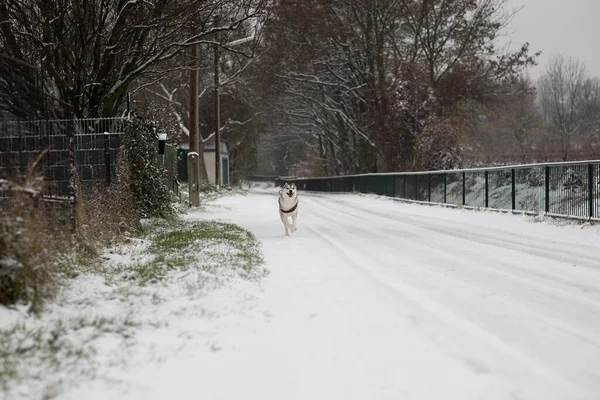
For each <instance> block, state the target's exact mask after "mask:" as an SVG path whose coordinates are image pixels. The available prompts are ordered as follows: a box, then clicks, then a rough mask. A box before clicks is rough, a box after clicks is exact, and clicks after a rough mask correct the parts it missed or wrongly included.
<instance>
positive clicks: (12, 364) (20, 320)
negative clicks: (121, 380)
mask: <svg viewBox="0 0 600 400" xmlns="http://www.w3.org/2000/svg"><path fill="white" fill-rule="evenodd" d="M143 230H144V233H143V234H142V235H141V237H135V238H133V237H132V238H127V239H125V240H122V241H121V242H120V243H119V244H118V245H115V246H113V247H112V248H110V249H108V250H107V251H105V253H104V254H103V255H102V256H101V262H99V263H91V264H89V265H88V264H86V265H85V266H82V271H83V272H81V271H80V272H79V273H78V274H74V276H75V275H76V277H75V278H74V279H73V280H72V281H71V282H70V284H69V285H68V286H67V288H66V289H65V290H64V291H63V293H61V295H60V296H59V298H58V299H57V301H56V302H54V303H52V304H49V306H48V310H47V311H46V312H45V313H43V314H42V315H41V316H40V318H36V317H34V316H32V315H30V314H29V313H27V312H26V311H24V309H21V308H19V307H16V308H14V309H7V308H0V398H3V399H4V398H8V399H12V398H14V399H28V398H32V399H33V398H35V399H38V398H43V399H52V398H55V397H60V395H61V394H62V393H64V391H65V390H67V389H69V388H73V387H77V386H79V385H80V384H84V383H85V382H87V381H92V380H97V379H105V380H107V381H112V380H114V379H116V380H117V381H118V378H115V377H111V376H108V375H110V373H109V372H106V371H110V370H111V368H112V367H114V366H115V365H118V366H120V367H121V368H128V366H132V365H135V364H137V363H140V362H146V361H148V360H156V359H160V358H163V357H167V354H164V352H165V351H168V352H169V355H168V356H169V357H170V356H172V355H173V354H171V353H170V352H173V353H177V351H180V349H182V348H183V347H184V346H185V345H186V344H185V343H187V342H188V341H190V340H191V337H193V336H194V334H193V333H189V332H184V333H180V335H179V336H177V337H174V338H171V339H170V340H171V341H173V346H172V347H171V348H170V350H166V349H164V348H162V347H161V349H160V350H156V349H155V346H154V344H153V343H152V341H148V340H147V339H145V337H147V336H148V335H149V332H151V333H150V335H151V336H163V337H165V336H166V337H169V336H171V335H172V330H173V326H172V325H175V324H179V323H181V322H180V321H181V318H183V319H184V320H185V321H187V320H188V319H189V318H197V317H198V316H200V317H204V318H207V319H211V318H214V316H215V315H216V311H214V310H210V309H209V308H210V307H209V306H207V304H206V302H207V298H209V297H210V295H211V293H213V292H215V291H218V290H221V289H223V288H226V287H227V286H228V285H231V284H233V283H232V282H239V281H246V282H258V281H259V280H260V279H261V278H262V277H264V276H265V275H266V274H267V270H266V269H265V268H264V267H263V266H262V263H263V259H262V254H261V250H260V245H259V242H258V241H257V240H256V238H255V237H254V236H253V235H252V234H251V233H250V232H248V231H245V230H244V229H242V228H240V227H238V226H236V225H232V224H228V223H221V222H214V221H184V220H179V219H174V220H158V219H157V220H147V221H144V223H143ZM208 302H209V301H208ZM209 303H210V302H209ZM208 326H210V324H209V325H208ZM208 329H209V328H208ZM211 346H213V344H211ZM166 348H167V349H168V348H169V346H166ZM157 352H159V353H160V352H163V353H162V354H157ZM3 392H4V394H5V395H6V397H4V396H3V395H2V393H3Z"/></svg>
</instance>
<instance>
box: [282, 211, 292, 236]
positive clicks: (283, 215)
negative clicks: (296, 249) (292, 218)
mask: <svg viewBox="0 0 600 400" xmlns="http://www.w3.org/2000/svg"><path fill="white" fill-rule="evenodd" d="M279 216H280V217H281V222H282V223H283V227H284V228H285V235H286V236H290V232H289V230H288V219H287V215H285V214H284V213H282V212H280V213H279Z"/></svg>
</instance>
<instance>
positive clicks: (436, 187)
mask: <svg viewBox="0 0 600 400" xmlns="http://www.w3.org/2000/svg"><path fill="white" fill-rule="evenodd" d="M430 177H431V181H430V182H431V184H430V192H431V202H433V203H443V202H444V174H434V175H430Z"/></svg>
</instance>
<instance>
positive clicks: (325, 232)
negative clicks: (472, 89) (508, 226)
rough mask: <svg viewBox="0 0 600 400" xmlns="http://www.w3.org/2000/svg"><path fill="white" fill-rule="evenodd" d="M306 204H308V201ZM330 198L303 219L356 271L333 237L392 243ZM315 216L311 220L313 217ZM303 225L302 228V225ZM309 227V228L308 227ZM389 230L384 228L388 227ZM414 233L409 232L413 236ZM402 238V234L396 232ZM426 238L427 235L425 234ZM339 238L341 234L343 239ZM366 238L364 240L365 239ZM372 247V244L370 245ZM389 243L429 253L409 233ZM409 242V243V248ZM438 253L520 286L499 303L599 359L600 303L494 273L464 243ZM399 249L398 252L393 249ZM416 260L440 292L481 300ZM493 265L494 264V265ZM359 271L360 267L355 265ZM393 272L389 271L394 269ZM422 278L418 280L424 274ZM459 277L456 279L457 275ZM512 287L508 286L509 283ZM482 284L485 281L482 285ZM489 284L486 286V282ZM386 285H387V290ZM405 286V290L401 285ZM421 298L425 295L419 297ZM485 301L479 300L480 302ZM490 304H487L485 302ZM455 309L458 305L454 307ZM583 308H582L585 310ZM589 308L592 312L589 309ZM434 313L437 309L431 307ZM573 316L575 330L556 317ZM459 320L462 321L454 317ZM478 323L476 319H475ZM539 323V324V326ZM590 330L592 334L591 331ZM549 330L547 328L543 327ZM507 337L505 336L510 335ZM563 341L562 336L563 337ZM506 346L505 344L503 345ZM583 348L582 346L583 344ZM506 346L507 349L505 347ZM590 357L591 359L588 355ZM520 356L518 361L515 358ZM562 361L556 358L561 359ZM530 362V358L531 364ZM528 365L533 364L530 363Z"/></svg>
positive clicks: (474, 288) (589, 376) (355, 256)
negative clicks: (454, 290) (450, 286)
mask: <svg viewBox="0 0 600 400" xmlns="http://www.w3.org/2000/svg"><path fill="white" fill-rule="evenodd" d="M309 200H310V202H309ZM327 200H328V199H326V198H325V199H322V198H318V199H315V198H312V197H311V196H304V202H305V204H306V203H308V204H309V205H311V206H312V205H315V206H317V207H306V208H310V210H309V211H305V213H304V219H305V220H306V219H308V221H307V222H309V223H310V224H312V225H314V226H316V227H318V229H317V230H315V229H312V231H314V232H315V234H317V235H319V236H321V237H323V238H324V239H326V240H327V241H328V242H329V243H332V245H334V246H336V247H337V249H338V251H339V252H340V254H344V255H345V256H346V258H348V253H350V254H351V257H349V259H350V260H351V261H353V262H352V263H350V264H351V265H354V266H357V265H358V264H357V263H356V260H365V259H364V255H363V254H362V253H361V252H355V250H354V249H353V248H352V247H351V246H348V245H344V244H342V243H341V242H340V240H342V237H340V238H339V239H335V237H338V235H336V234H335V232H336V231H337V232H348V231H351V230H352V229H354V230H355V233H356V234H357V236H361V237H364V238H365V246H366V247H368V245H369V244H372V243H373V242H382V243H388V244H390V236H389V234H387V233H385V232H382V231H380V230H379V229H378V228H379V227H380V226H381V223H380V222H381V221H379V222H378V221H377V218H376V219H375V220H373V219H372V218H371V217H370V214H369V213H367V214H362V213H360V210H357V211H359V212H358V213H357V212H356V211H355V212H354V213H350V212H348V211H344V210H341V209H340V207H339V203H338V202H337V201H336V199H332V200H330V201H327ZM307 212H310V213H311V215H310V216H307ZM312 214H314V215H312ZM365 215H369V216H368V217H365ZM378 219H383V220H385V223H386V224H388V225H391V226H394V227H396V228H400V229H407V228H409V229H413V228H415V227H414V226H412V225H411V224H406V223H403V222H402V221H398V220H394V219H392V220H390V219H388V218H387V217H381V216H379V217H378ZM305 225H306V224H305ZM427 225H431V224H427ZM309 226H310V225H309ZM373 226H376V227H377V228H374V227H373ZM386 226H387V225H386ZM416 228H418V229H420V231H421V233H424V234H423V235H414V237H413V238H412V239H417V237H418V236H420V237H424V236H427V237H429V235H428V234H430V233H435V230H432V231H429V230H428V229H427V228H426V227H422V226H417V227H416ZM329 232H331V233H332V234H329ZM412 232H414V230H413V231H411V233H412ZM364 233H367V235H365V234H364ZM400 233H402V232H400ZM426 234H427V235H426ZM442 234H443V235H446V236H448V235H450V234H449V233H448V232H442ZM342 236H343V235H342ZM367 238H368V239H367ZM369 242H371V243H369ZM392 242H394V243H396V244H399V245H400V246H403V248H411V249H412V250H413V251H414V250H415V249H416V248H421V249H427V247H426V246H423V245H422V244H419V243H418V242H417V241H413V240H411V235H407V234H401V235H400V237H395V238H393V239H392ZM409 242H412V243H409ZM439 244H440V249H438V250H439V251H438V253H439V254H441V255H443V256H444V257H445V258H446V260H447V261H455V262H458V263H459V265H460V266H461V269H462V267H463V266H467V267H468V268H469V269H470V270H471V271H475V272H477V273H479V274H481V273H482V272H481V270H484V271H487V272H489V273H491V274H492V275H495V276H496V278H499V279H496V280H494V281H493V282H492V283H493V285H494V286H496V288H497V286H505V287H508V288H510V287H511V286H514V284H515V283H519V284H521V286H522V289H520V290H518V291H516V292H515V291H513V293H511V294H517V295H518V296H517V298H513V297H508V296H505V297H504V298H503V303H506V304H510V303H512V306H513V308H514V309H516V310H519V313H518V316H519V317H520V318H526V319H527V320H528V322H527V323H528V324H529V325H531V321H529V320H533V322H535V324H534V325H537V326H546V327H548V328H551V329H552V330H553V331H556V330H558V331H561V332H563V335H565V334H566V335H568V336H571V337H572V338H575V339H577V340H578V341H580V343H581V345H579V348H580V351H584V350H583V349H588V350H589V351H584V353H583V354H581V356H582V357H585V358H586V359H589V358H591V359H593V354H598V355H600V353H598V349H599V342H598V340H599V337H598V335H597V328H598V326H597V325H598V324H596V327H595V328H591V326H592V325H593V323H592V324H590V317H592V318H593V316H594V315H598V314H599V310H598V307H599V306H600V304H599V303H598V302H597V301H594V300H593V299H590V298H588V297H584V296H581V295H580V294H578V293H576V292H575V293H573V292H572V291H569V290H565V289H564V288H561V286H560V285H559V284H558V283H560V281H559V282H553V281H552V280H551V279H549V278H548V277H540V276H537V275H536V274H535V273H533V274H532V275H531V276H530V277H529V278H537V279H538V280H539V279H542V278H544V279H545V281H544V282H537V281H534V280H533V279H526V278H524V277H523V276H518V275H515V274H514V273H507V272H506V271H502V270H498V269H497V268H493V267H488V266H486V265H485V264H486V260H491V261H494V263H495V264H496V265H498V261H497V260H495V259H494V258H493V257H490V256H489V255H487V254H485V253H484V254H480V252H469V251H466V250H465V249H464V247H465V246H464V243H462V244H461V243H458V244H459V245H460V246H456V248H455V247H453V246H448V244H447V243H446V244H445V246H444V245H443V241H441V242H440V243H439ZM484 245H485V246H493V245H487V244H484ZM494 247H499V246H498V245H496V246H494ZM396 250H397V249H396ZM390 251H393V249H390ZM473 256H475V257H477V259H478V261H479V260H481V261H480V262H472V261H468V262H467V261H466V260H469V259H472V257H473ZM414 261H415V262H416V263H417V264H421V265H422V266H423V267H424V268H422V272H423V274H425V275H428V278H430V279H432V280H433V281H434V282H435V283H436V284H438V285H440V288H441V287H443V286H442V285H445V284H444V281H445V282H452V281H453V282H458V283H459V284H461V285H462V287H463V288H465V289H467V290H469V291H470V292H472V293H473V294H475V295H477V296H480V297H481V296H482V290H481V287H480V282H477V281H475V282H473V281H471V282H467V283H465V282H460V279H457V277H454V278H453V277H449V276H447V275H446V276H441V275H439V274H438V275H436V274H435V273H434V272H432V271H431V268H427V265H429V266H431V267H433V268H434V269H435V268H438V269H439V266H437V265H433V264H430V263H429V264H427V263H426V262H425V260H422V259H420V258H419V254H417V257H414ZM385 262H386V260H385V257H382V256H381V254H374V255H371V256H370V258H368V259H367V260H365V261H364V262H362V264H363V265H376V264H382V263H385ZM492 265H493V264H492ZM501 265H503V266H506V267H507V268H510V269H511V270H513V271H514V272H519V273H521V274H522V273H523V272H529V271H521V270H519V268H516V267H515V266H514V265H512V264H510V263H503V264H501ZM358 266H359V267H360V265H358ZM392 268H393V266H392ZM396 269H397V270H398V269H400V270H401V272H402V274H404V275H406V273H408V272H410V271H408V270H406V269H402V267H401V266H400V267H398V268H396ZM372 270H373V268H369V271H370V272H371V273H372V272H373V271H372ZM423 274H421V275H423ZM459 276H460V274H459ZM390 278H391V277H390V276H386V275H385V274H383V275H381V277H380V281H381V282H382V284H384V285H388V283H387V282H386V281H389V280H390ZM423 278H424V277H420V280H421V282H419V277H418V276H416V275H415V274H414V272H412V276H411V279H417V282H418V284H419V285H422V283H423V281H424V280H423ZM507 279H509V281H507ZM397 282H398V280H396V281H394V284H396V283H397ZM511 282H512V283H511ZM484 283H485V282H484ZM487 283H488V284H489V283H490V282H487ZM388 286H389V285H388ZM494 286H490V289H492V290H494V289H496V288H495V287H494ZM404 287H405V286H404ZM531 288H535V289H538V291H539V290H542V292H543V296H542V297H540V296H539V295H535V293H533V294H532V293H531V290H530V289H531ZM527 293H529V294H528V296H527V297H523V296H524V295H525V294H527ZM421 294H423V293H421ZM558 294H560V295H561V296H560V298H563V300H561V299H560V298H557V295H558ZM532 295H533V297H534V299H533V300H535V301H534V304H533V305H534V306H535V307H534V308H531V306H532V304H529V305H528V304H520V303H519V299H518V297H519V296H521V300H527V301H528V302H529V303H531V301H532V298H531V296H532ZM416 299H417V300H415V301H417V302H421V301H422V297H421V298H419V297H418V296H417V297H416ZM429 300H430V301H433V300H432V299H431V298H430V299H429ZM482 300H483V298H482ZM486 301H488V300H486ZM573 301H575V302H577V304H579V305H576V304H574V303H573ZM433 302H434V304H439V303H435V301H433ZM455 305H456V304H455ZM584 306H585V307H584ZM590 307H592V308H590ZM433 308H434V309H435V307H433ZM555 309H559V310H560V311H562V312H561V313H555V314H556V315H555V316H553V315H551V314H552V313H551V311H552V312H554V311H556V310H555ZM461 311H464V310H463V309H461ZM570 313H573V314H576V313H578V314H579V316H580V318H579V319H578V320H574V321H572V322H573V325H572V326H571V325H570V324H569V322H565V321H563V319H562V318H561V317H560V315H563V316H570V315H569V314H570ZM470 317H471V318H473V314H471V315H470ZM479 317H480V316H477V315H475V319H474V320H473V321H479V322H481V319H480V318H479ZM458 318H463V317H460V316H458ZM478 318H479V319H478ZM463 320H464V321H469V319H463ZM471 324H473V326H475V327H476V329H475V331H477V332H480V333H481V332H488V333H489V331H485V330H484V329H483V328H481V327H479V325H477V324H475V323H474V322H471ZM540 324H541V325H540ZM589 328H591V329H589ZM546 329H547V328H546ZM470 331H471V332H475V331H474V330H473V329H472V328H470ZM508 334H510V335H512V336H515V335H518V332H517V330H515V329H511V330H510V331H509V332H508ZM491 335H492V336H493V337H497V336H496V335H494V334H493V333H491ZM510 335H509V336H510ZM504 336H507V333H506V332H505V333H504ZM525 336H527V337H528V338H529V340H535V333H534V335H531V333H529V332H527V333H526V334H525ZM561 337H562V336H561ZM509 339H511V340H509V342H511V343H512V342H513V341H514V337H513V338H510V337H509ZM503 343H505V344H506V342H503ZM583 343H586V344H585V345H584V344H583ZM523 345H524V344H523V343H521V347H522V348H523ZM509 347H510V346H509ZM524 350H528V349H527V347H526V346H525V348H524ZM514 351H516V352H518V351H517V350H514ZM590 354H591V355H590ZM518 357H519V356H517V358H518ZM559 358H560V357H559ZM530 361H531V359H530ZM529 365H531V364H529ZM583 375H586V377H585V378H586V380H588V381H589V382H594V380H597V379H598V376H597V375H595V374H594V373H593V371H592V372H589V371H588V372H584V373H583Z"/></svg>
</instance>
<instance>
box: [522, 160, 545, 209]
mask: <svg viewBox="0 0 600 400" xmlns="http://www.w3.org/2000/svg"><path fill="white" fill-rule="evenodd" d="M545 203H546V194H545V190H544V167H534V168H517V169H515V208H516V209H517V210H520V211H530V212H543V211H544V204H545Z"/></svg>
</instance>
